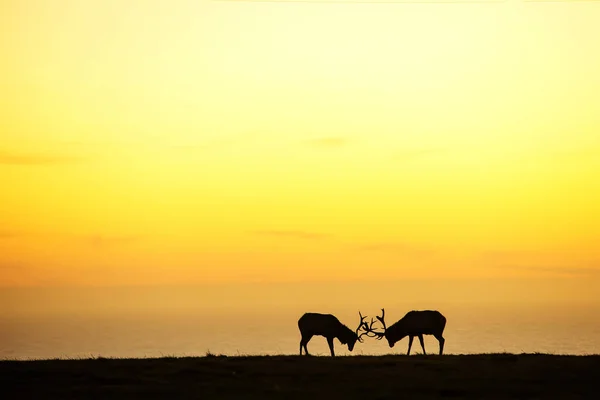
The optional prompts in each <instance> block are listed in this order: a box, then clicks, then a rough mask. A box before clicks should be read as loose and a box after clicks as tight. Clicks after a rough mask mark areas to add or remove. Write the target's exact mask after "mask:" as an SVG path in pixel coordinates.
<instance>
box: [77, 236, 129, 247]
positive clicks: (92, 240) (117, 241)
mask: <svg viewBox="0 0 600 400" xmlns="http://www.w3.org/2000/svg"><path fill="white" fill-rule="evenodd" d="M81 239H82V240H83V241H84V242H85V243H86V244H88V245H90V246H92V247H96V248H105V247H112V246H119V245H125V244H130V243H133V242H136V241H138V240H139V237H138V236H104V235H89V236H83V237H81Z"/></svg>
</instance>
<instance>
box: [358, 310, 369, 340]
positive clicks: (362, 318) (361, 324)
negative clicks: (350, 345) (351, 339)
mask: <svg viewBox="0 0 600 400" xmlns="http://www.w3.org/2000/svg"><path fill="white" fill-rule="evenodd" d="M358 316H359V317H360V322H359V323H358V328H356V335H357V336H358V331H360V328H362V327H363V325H364V326H366V325H367V323H366V322H365V318H367V317H366V316H365V317H363V316H362V314H361V313H360V311H359V312H358ZM361 336H362V335H360V336H358V340H359V341H360V342H361V343H362V339H361V338H360V337H361Z"/></svg>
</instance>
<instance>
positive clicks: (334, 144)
mask: <svg viewBox="0 0 600 400" xmlns="http://www.w3.org/2000/svg"><path fill="white" fill-rule="evenodd" d="M307 143H308V144H309V145H310V146H312V147H315V148H320V149H335V148H340V147H343V146H345V145H347V144H348V139H346V138H343V137H323V138H317V139H311V140H308V141H307Z"/></svg>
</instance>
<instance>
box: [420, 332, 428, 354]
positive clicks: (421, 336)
mask: <svg viewBox="0 0 600 400" xmlns="http://www.w3.org/2000/svg"><path fill="white" fill-rule="evenodd" d="M419 342H421V347H422V348H423V354H425V355H427V353H426V352H425V342H424V341H423V335H419Z"/></svg>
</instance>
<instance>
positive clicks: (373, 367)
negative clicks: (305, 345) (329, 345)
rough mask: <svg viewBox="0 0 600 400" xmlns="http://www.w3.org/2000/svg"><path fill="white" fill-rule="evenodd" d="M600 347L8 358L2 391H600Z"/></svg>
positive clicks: (448, 394) (331, 394)
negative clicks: (562, 351)
mask: <svg viewBox="0 0 600 400" xmlns="http://www.w3.org/2000/svg"><path fill="white" fill-rule="evenodd" d="M599 372H600V356H554V355H544V354H522V355H514V354H489V355H486V354H482V355H446V356H443V357H440V356H437V355H436V356H423V355H417V356H410V357H407V356H405V355H390V356H344V357H335V358H333V357H329V356H327V357H305V356H302V357H300V356H254V357H225V356H219V355H213V354H211V355H210V356H207V357H199V358H191V357H188V358H176V357H165V358H158V359H106V358H97V359H87V360H49V361H2V362H0V385H1V387H2V393H3V398H19V399H22V398H39V399H42V398H43V399H48V398H55V399H69V398H111V399H121V398H123V399H125V398H134V397H135V398H140V397H143V398H149V397H152V398H157V397H159V398H202V399H211V398H214V399H270V398H278V399H307V398H309V399H320V398H326V399H333V398H336V399H344V400H350V399H361V400H364V399H365V398H367V399H373V400H375V399H401V398H407V399H432V398H452V397H454V398H486V399H513V398H515V399H516V398H518V399H524V398H544V399H547V398H555V399H566V398H569V399H573V398H596V395H597V392H598V390H599V389H598V384H597V380H598V373H599Z"/></svg>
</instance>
